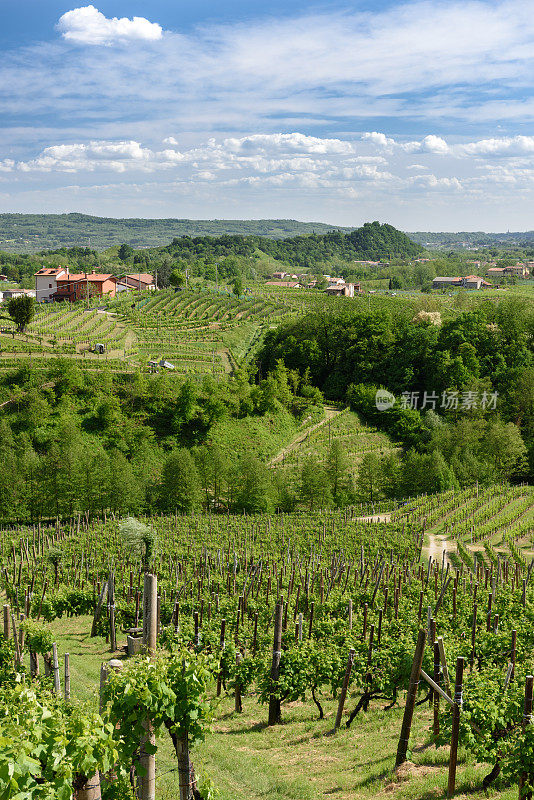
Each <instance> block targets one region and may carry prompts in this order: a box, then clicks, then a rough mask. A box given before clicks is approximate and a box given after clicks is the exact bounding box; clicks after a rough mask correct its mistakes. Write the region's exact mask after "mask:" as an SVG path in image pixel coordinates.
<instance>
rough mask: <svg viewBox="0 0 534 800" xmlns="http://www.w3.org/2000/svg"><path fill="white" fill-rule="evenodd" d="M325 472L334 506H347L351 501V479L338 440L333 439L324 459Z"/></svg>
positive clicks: (343, 452) (346, 460)
mask: <svg viewBox="0 0 534 800" xmlns="http://www.w3.org/2000/svg"><path fill="white" fill-rule="evenodd" d="M326 472H327V475H328V478H329V480H330V486H331V490H332V497H333V499H334V503H335V505H336V506H343V505H347V504H348V503H350V502H351V500H352V499H353V494H354V492H353V486H352V477H351V474H350V470H349V460H348V458H347V454H346V453H345V451H344V450H343V447H342V446H341V442H340V441H339V440H338V439H334V441H333V442H332V445H331V447H330V449H329V451H328V455H327V457H326Z"/></svg>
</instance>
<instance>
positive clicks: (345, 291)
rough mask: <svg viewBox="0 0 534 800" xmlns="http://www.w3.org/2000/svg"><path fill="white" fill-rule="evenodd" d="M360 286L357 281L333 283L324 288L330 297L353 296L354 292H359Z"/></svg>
mask: <svg viewBox="0 0 534 800" xmlns="http://www.w3.org/2000/svg"><path fill="white" fill-rule="evenodd" d="M361 291H362V290H361V286H360V284H359V283H345V282H343V283H342V284H339V283H335V284H332V286H328V287H327V288H326V289H325V292H326V294H328V295H330V296H331V297H354V295H355V294H361Z"/></svg>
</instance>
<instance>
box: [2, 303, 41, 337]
mask: <svg viewBox="0 0 534 800" xmlns="http://www.w3.org/2000/svg"><path fill="white" fill-rule="evenodd" d="M7 311H8V314H9V316H10V317H11V319H12V320H13V322H14V323H15V325H16V326H17V330H18V332H19V333H24V331H25V330H26V328H27V326H28V325H29V324H30V322H31V321H32V319H33V317H34V314H35V300H34V299H33V297H29V296H28V295H26V294H24V295H22V297H13V298H12V299H11V300H10V301H9V303H8V304H7Z"/></svg>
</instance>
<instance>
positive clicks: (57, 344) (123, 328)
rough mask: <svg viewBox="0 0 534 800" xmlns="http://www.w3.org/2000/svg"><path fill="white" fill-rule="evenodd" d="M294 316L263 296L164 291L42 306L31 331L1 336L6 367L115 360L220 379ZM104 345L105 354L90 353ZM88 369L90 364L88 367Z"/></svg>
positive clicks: (124, 365)
mask: <svg viewBox="0 0 534 800" xmlns="http://www.w3.org/2000/svg"><path fill="white" fill-rule="evenodd" d="M288 313H289V309H288V307H287V306H285V305H284V304H283V303H276V302H273V301H271V300H269V299H266V298H263V297H249V298H245V299H238V298H235V297H232V296H230V295H228V294H221V293H214V292H208V291H204V292H198V291H195V292H193V291H182V292H174V291H173V290H166V291H161V292H158V293H157V294H156V295H155V296H152V297H149V298H147V297H144V298H143V299H141V300H138V298H137V296H132V295H129V296H128V297H125V298H118V299H117V300H114V301H111V302H107V303H104V304H103V305H102V306H101V307H99V308H93V309H86V308H85V306H84V305H83V304H81V303H78V304H76V305H70V304H51V305H41V306H38V308H37V313H36V316H35V318H34V319H33V321H32V323H31V325H29V327H28V329H27V331H26V333H25V334H22V335H21V334H18V333H16V331H15V327H14V325H13V324H12V323H10V322H9V321H6V323H5V325H4V327H3V328H2V330H1V331H0V369H8V368H12V367H13V366H16V365H17V364H18V363H19V359H21V358H25V357H31V358H32V359H35V361H36V362H37V363H38V360H39V358H43V359H47V358H51V357H55V356H66V357H69V358H75V359H77V360H79V361H80V362H81V360H82V359H83V360H84V361H86V360H92V359H94V360H95V361H96V362H97V363H95V364H94V365H93V366H94V367H95V368H97V364H103V363H106V362H110V361H112V362H114V367H115V368H119V369H127V370H130V369H148V368H149V365H148V362H149V361H158V362H159V361H161V360H162V359H165V360H167V361H169V362H170V363H172V364H173V365H174V367H175V369H174V371H173V372H172V374H173V375H187V376H189V377H202V376H203V375H207V374H210V375H213V376H214V377H216V378H219V377H222V376H224V375H227V374H229V373H230V372H231V371H232V370H233V369H234V368H235V367H236V366H237V364H238V363H239V362H240V361H241V360H242V359H246V358H247V357H249V356H250V355H251V354H252V352H253V351H254V349H255V347H256V346H257V344H258V343H259V341H260V340H261V335H262V330H263V329H264V327H265V326H266V325H268V324H273V323H276V322H277V321H279V320H280V319H281V318H282V317H283V316H285V315H286V314H288ZM99 342H101V343H103V344H105V345H106V354H105V356H96V355H94V354H92V353H91V350H92V349H93V347H94V345H95V344H96V343H99ZM89 368H90V367H89Z"/></svg>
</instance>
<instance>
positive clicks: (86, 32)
mask: <svg viewBox="0 0 534 800" xmlns="http://www.w3.org/2000/svg"><path fill="white" fill-rule="evenodd" d="M57 27H58V30H59V31H60V32H61V35H62V36H63V38H64V39H66V40H67V41H70V42H76V43H77V44H91V45H94V44H96V45H98V44H101V45H110V44H113V43H114V42H125V41H140V40H142V41H149V42H153V41H156V40H157V39H161V37H162V33H163V31H162V29H161V26H160V25H158V24H157V22H149V21H148V20H147V19H145V18H144V17H133V18H132V19H128V18H127V17H121V18H120V19H119V18H118V17H113V18H112V19H108V17H106V16H104V14H102V12H101V11H98V9H97V8H95V7H94V6H82V7H81V8H73V9H72V11H67V12H66V13H65V14H63V15H62V16H61V17H60V18H59V21H58V24H57Z"/></svg>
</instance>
